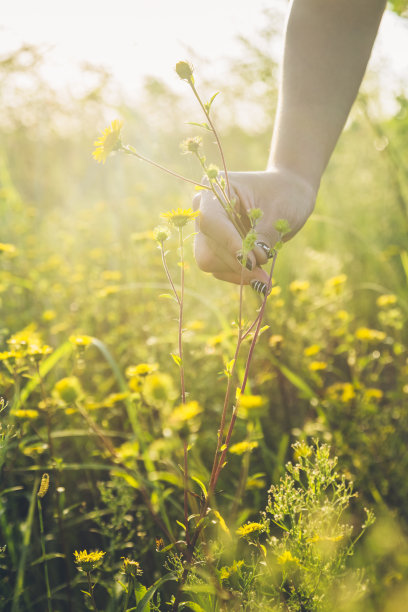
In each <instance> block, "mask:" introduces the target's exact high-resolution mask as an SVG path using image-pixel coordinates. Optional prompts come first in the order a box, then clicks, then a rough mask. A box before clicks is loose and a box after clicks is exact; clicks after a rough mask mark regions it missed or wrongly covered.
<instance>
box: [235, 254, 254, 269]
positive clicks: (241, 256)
mask: <svg viewBox="0 0 408 612" xmlns="http://www.w3.org/2000/svg"><path fill="white" fill-rule="evenodd" d="M237 259H238V261H239V263H240V264H241V266H242V262H243V261H244V256H243V255H242V253H239V254H238V255H237ZM245 267H246V269H247V270H252V261H251V260H250V259H249V257H247V258H246V262H245Z"/></svg>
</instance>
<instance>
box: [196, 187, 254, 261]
mask: <svg viewBox="0 0 408 612" xmlns="http://www.w3.org/2000/svg"><path fill="white" fill-rule="evenodd" d="M199 198H200V199H199V200H198V199H196V198H194V201H193V206H195V207H197V206H198V207H199V209H200V216H199V219H198V224H197V225H198V231H199V235H204V236H206V237H207V238H208V239H209V241H208V242H207V246H209V248H210V249H213V250H214V252H217V256H218V258H219V255H218V251H220V252H222V253H223V255H222V257H223V259H224V263H225V264H226V265H228V266H231V265H232V264H231V262H232V261H233V262H234V267H235V268H236V267H237V264H238V268H240V267H241V266H240V264H239V262H237V260H236V258H237V256H239V255H240V253H242V238H241V236H240V234H239V232H238V230H237V229H236V227H235V226H234V224H233V223H232V221H231V219H230V218H229V216H228V214H227V212H226V210H225V209H224V208H223V207H222V205H221V204H220V202H219V201H218V199H217V198H216V197H215V196H214V195H213V194H210V193H202V194H201V195H200V196H199ZM199 256H200V255H199ZM226 258H227V260H228V261H225V259H226ZM246 265H247V268H248V269H250V270H253V269H254V268H255V266H256V260H255V256H254V254H253V253H249V254H248V256H247V261H246ZM206 268H208V265H206ZM207 271H208V272H213V270H210V269H207Z"/></svg>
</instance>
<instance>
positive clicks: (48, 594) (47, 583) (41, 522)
mask: <svg viewBox="0 0 408 612" xmlns="http://www.w3.org/2000/svg"><path fill="white" fill-rule="evenodd" d="M37 507H38V520H39V523H40V541H41V552H42V556H43V557H44V580H45V588H46V590H47V606H48V612H52V605H51V589H50V580H49V576H48V563H47V559H46V556H45V555H46V552H45V536H44V521H43V514H42V506H41V499H40V497H38V495H37Z"/></svg>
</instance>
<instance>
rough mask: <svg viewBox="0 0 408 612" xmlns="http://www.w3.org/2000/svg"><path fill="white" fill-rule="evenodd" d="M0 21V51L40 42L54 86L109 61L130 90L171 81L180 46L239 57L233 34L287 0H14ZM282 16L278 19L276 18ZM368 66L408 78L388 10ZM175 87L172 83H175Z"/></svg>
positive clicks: (389, 84) (246, 31)
mask: <svg viewBox="0 0 408 612" xmlns="http://www.w3.org/2000/svg"><path fill="white" fill-rule="evenodd" d="M4 4H5V5H6V6H4V5H3V7H2V11H1V18H0V54H1V55H5V54H7V53H8V52H10V51H12V50H14V49H16V48H18V47H19V46H20V45H21V44H22V43H24V42H26V43H34V44H37V45H45V46H46V47H47V48H48V52H47V70H46V75H47V78H49V79H50V80H51V81H52V83H53V84H54V85H55V86H56V87H64V86H69V87H70V88H71V89H75V88H76V87H77V86H78V85H79V72H78V64H79V63H80V62H81V61H87V62H91V63H95V64H99V65H105V66H107V67H108V68H109V69H110V70H111V71H112V73H113V74H114V76H115V78H116V79H117V80H118V81H119V82H120V83H121V84H122V85H123V87H124V88H125V90H126V91H127V92H128V93H129V94H130V95H132V96H133V95H134V94H135V93H136V92H137V91H138V90H139V88H140V86H141V84H142V82H143V76H144V75H146V74H154V75H155V76H160V77H162V78H164V79H165V80H166V81H167V82H170V83H175V78H174V72H173V67H174V65H175V63H176V62H177V61H178V60H179V59H188V57H186V56H187V55H188V54H187V52H186V50H185V49H186V47H192V48H193V49H194V50H195V51H196V52H197V53H198V54H199V55H201V56H203V57H206V58H208V59H210V60H211V67H212V68H213V69H214V70H217V60H219V59H220V58H224V57H231V56H237V55H238V54H239V49H240V46H239V44H238V43H237V41H236V37H237V35H238V34H242V35H244V36H245V37H247V38H250V39H251V40H253V39H254V38H255V33H256V32H257V31H258V30H259V29H260V28H261V27H262V25H263V23H264V19H263V15H262V11H263V9H264V8H272V9H273V10H276V13H277V16H279V15H282V11H285V10H286V6H287V3H286V2H285V0H250V1H249V0H204V1H201V2H199V1H198V0H115V1H113V0H69V1H67V0H35V1H33V0H12V1H10V0H9V2H5V3H4ZM281 19H282V17H281ZM370 66H371V67H372V68H376V69H379V70H380V74H381V75H382V77H381V82H382V85H383V88H385V89H387V90H389V89H390V88H391V89H394V90H396V91H400V90H401V85H400V83H404V82H405V86H407V82H408V20H405V21H404V20H402V19H398V18H397V17H396V16H395V15H393V14H386V15H385V18H384V20H383V23H382V26H381V30H380V35H379V37H378V39H377V43H376V47H375V50H374V55H373V58H372V61H371V64H370ZM175 86H177V85H175Z"/></svg>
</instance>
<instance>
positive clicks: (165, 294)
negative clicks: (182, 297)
mask: <svg viewBox="0 0 408 612" xmlns="http://www.w3.org/2000/svg"><path fill="white" fill-rule="evenodd" d="M159 298H166V299H167V300H173V302H176V303H177V300H176V298H175V297H174V295H171V294H170V293H161V294H160V295H159Z"/></svg>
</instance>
